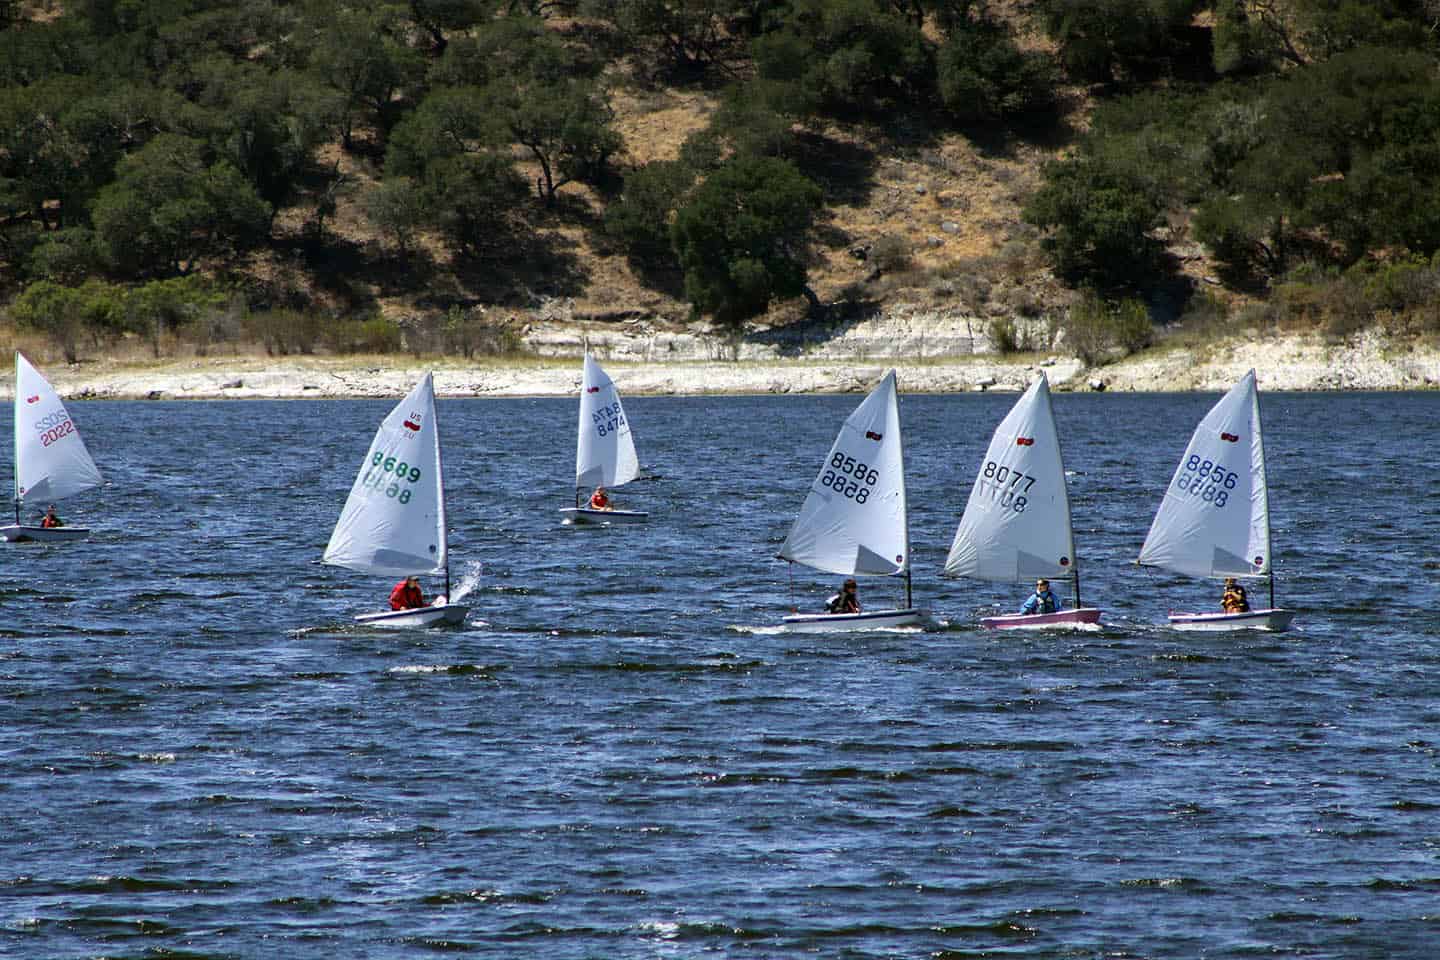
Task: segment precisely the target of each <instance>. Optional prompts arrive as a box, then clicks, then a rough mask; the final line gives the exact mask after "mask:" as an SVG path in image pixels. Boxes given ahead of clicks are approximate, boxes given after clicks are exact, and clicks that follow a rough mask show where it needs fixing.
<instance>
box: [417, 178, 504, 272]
mask: <svg viewBox="0 0 1440 960" xmlns="http://www.w3.org/2000/svg"><path fill="white" fill-rule="evenodd" d="M526 193H527V187H526V185H525V181H524V179H523V178H522V177H521V176H520V175H519V174H518V173H516V172H515V166H514V164H513V163H511V162H510V159H509V158H508V157H503V156H500V155H499V154H495V153H479V154H466V155H462V156H454V157H450V158H448V159H445V160H442V161H439V162H438V163H434V164H432V165H431V166H430V167H429V169H427V171H426V176H425V182H424V196H425V203H426V206H427V209H429V210H431V211H434V214H435V216H436V217H438V223H439V226H440V229H441V230H442V231H443V232H444V233H445V235H446V236H447V237H448V238H449V239H450V240H451V242H452V243H454V245H455V246H456V247H457V248H459V250H460V251H461V252H462V253H464V254H466V255H467V256H470V257H477V258H478V257H484V256H486V255H488V254H490V253H492V252H495V251H502V250H506V249H511V248H513V246H514V240H513V238H514V224H513V221H514V218H515V211H516V209H517V208H518V207H519V206H520V204H522V203H523V202H524V200H525V197H526Z"/></svg>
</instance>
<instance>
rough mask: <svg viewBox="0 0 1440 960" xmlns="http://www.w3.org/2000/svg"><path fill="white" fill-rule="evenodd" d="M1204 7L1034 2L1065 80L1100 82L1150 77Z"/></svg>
mask: <svg viewBox="0 0 1440 960" xmlns="http://www.w3.org/2000/svg"><path fill="white" fill-rule="evenodd" d="M1206 5H1207V3H1206V0H1039V3H1038V8H1039V9H1038V12H1039V14H1040V18H1041V22H1042V23H1043V24H1044V26H1045V29H1046V31H1047V32H1048V33H1049V34H1050V36H1051V37H1052V38H1053V39H1054V40H1055V41H1056V42H1057V43H1058V44H1059V45H1060V61H1061V63H1062V64H1064V66H1065V69H1066V70H1067V71H1068V72H1069V73H1070V75H1071V76H1073V77H1075V78H1076V79H1079V80H1086V81H1092V82H1105V81H1110V80H1116V79H1124V78H1128V77H1130V76H1134V75H1136V74H1141V75H1144V74H1148V73H1152V72H1154V71H1155V69H1156V67H1157V66H1158V65H1160V64H1161V63H1163V62H1165V61H1167V60H1169V59H1170V57H1171V56H1172V55H1173V53H1174V51H1175V49H1176V48H1177V47H1178V46H1180V31H1181V30H1182V29H1183V28H1185V27H1187V26H1189V24H1190V22H1191V21H1192V20H1193V19H1194V16H1195V14H1196V13H1197V12H1198V11H1199V10H1200V8H1201V7H1202V6H1206Z"/></svg>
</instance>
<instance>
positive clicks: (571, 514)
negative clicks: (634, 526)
mask: <svg viewBox="0 0 1440 960" xmlns="http://www.w3.org/2000/svg"><path fill="white" fill-rule="evenodd" d="M560 518H561V519H560V522H561V523H563V524H567V525H570V526H577V527H579V526H586V525H590V526H597V525H600V524H606V523H644V522H645V521H647V520H649V519H650V514H648V513H645V512H644V511H641V510H590V509H588V508H586V507H565V508H563V509H562V510H561V511H560Z"/></svg>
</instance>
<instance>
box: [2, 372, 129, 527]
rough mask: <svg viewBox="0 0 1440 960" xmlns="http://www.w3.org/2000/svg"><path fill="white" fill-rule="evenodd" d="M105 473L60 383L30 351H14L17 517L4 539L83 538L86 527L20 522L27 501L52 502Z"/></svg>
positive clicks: (86, 486) (95, 481)
mask: <svg viewBox="0 0 1440 960" xmlns="http://www.w3.org/2000/svg"><path fill="white" fill-rule="evenodd" d="M102 482H104V478H103V477H101V476H100V468H99V467H97V466H95V461H94V460H92V459H91V458H90V451H88V450H86V449H85V441H84V440H81V439H80V431H79V430H78V429H76V427H75V421H74V420H72V419H70V414H69V413H68V412H66V410H65V404H63V403H61V402H60V395H59V394H57V393H56V392H55V388H54V387H52V386H50V384H49V383H48V382H47V381H46V380H45V378H44V377H43V376H41V375H40V371H38V370H36V369H35V368H34V367H33V366H32V365H31V364H30V361H29V360H27V359H26V358H25V355H24V354H22V353H20V352H19V351H18V350H17V351H16V352H15V522H14V523H13V524H10V525H7V526H3V527H0V540H8V541H22V540H44V541H51V540H82V539H84V538H85V537H88V536H89V535H90V531H89V530H88V529H87V528H85V527H69V526H66V527H42V526H40V525H39V524H34V525H31V524H23V523H21V522H20V510H21V508H22V507H23V506H24V504H25V501H26V500H29V501H31V502H37V501H39V502H49V501H54V500H60V499H62V498H64V497H68V496H70V495H72V494H76V493H80V492H81V491H83V490H89V489H90V488H91V487H98V486H99V485H100V484H101V483H102Z"/></svg>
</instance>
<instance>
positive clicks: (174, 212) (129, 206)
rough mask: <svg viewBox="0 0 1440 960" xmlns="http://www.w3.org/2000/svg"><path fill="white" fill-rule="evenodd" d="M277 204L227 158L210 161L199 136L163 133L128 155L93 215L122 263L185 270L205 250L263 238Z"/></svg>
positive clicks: (227, 249)
mask: <svg viewBox="0 0 1440 960" xmlns="http://www.w3.org/2000/svg"><path fill="white" fill-rule="evenodd" d="M270 216H271V208H270V205H269V204H267V203H265V201H264V200H262V199H260V197H259V196H257V195H256V193H255V189H254V187H252V186H251V185H250V183H249V182H248V181H247V180H246V179H245V178H244V176H242V175H241V174H240V172H239V171H238V170H236V169H235V167H234V166H233V165H231V164H230V163H229V162H227V161H223V160H222V161H218V162H209V161H208V160H207V158H206V155H205V147H204V145H203V144H202V143H200V142H199V141H197V140H193V139H190V138H188V137H182V136H179V135H177V134H168V133H167V134H161V135H160V136H158V137H156V138H155V139H153V140H151V141H150V142H149V143H147V144H146V145H145V147H144V148H142V149H141V150H139V151H138V152H136V153H135V154H133V155H131V156H129V157H126V158H125V159H124V160H122V161H121V163H120V165H119V168H118V170H117V176H116V180H115V182H114V183H112V184H110V185H109V186H107V187H105V188H104V189H103V190H101V191H100V194H99V196H98V197H97V198H96V200H95V205H94V210H93V218H94V222H95V234H96V239H97V241H98V243H99V246H100V250H101V252H102V254H103V255H104V257H105V258H106V260H107V261H109V262H110V264H111V265H112V266H114V267H115V268H116V269H117V270H119V271H121V272H124V273H127V274H130V275H132V276H134V275H140V274H143V273H149V272H152V271H160V272H171V273H185V272H188V271H189V270H190V269H192V268H193V267H194V265H195V262H196V261H197V260H198V259H200V258H201V257H204V256H216V255H222V254H226V253H233V252H235V251H237V250H240V249H244V248H246V247H248V246H250V245H253V244H254V243H256V242H258V241H259V240H261V239H263V238H264V236H265V235H266V232H267V231H268V229H269V223H270Z"/></svg>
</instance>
